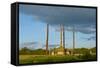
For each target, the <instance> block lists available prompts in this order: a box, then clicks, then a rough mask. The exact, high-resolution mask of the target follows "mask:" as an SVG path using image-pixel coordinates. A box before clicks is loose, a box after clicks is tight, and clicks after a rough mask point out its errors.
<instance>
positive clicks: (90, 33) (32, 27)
mask: <svg viewBox="0 0 100 68" xmlns="http://www.w3.org/2000/svg"><path fill="white" fill-rule="evenodd" d="M95 14H96V11H95V9H88V8H83V9H82V8H69V7H68V8H66V7H50V6H49V7H48V6H36V5H20V6H19V42H20V45H19V47H20V48H22V47H29V48H33V49H35V48H45V39H46V24H47V23H49V24H50V25H49V47H57V46H58V45H59V44H60V32H59V31H57V29H59V26H58V25H59V24H63V25H64V27H65V30H66V31H65V44H66V45H65V47H66V48H72V31H73V30H72V27H73V26H75V31H76V32H75V33H76V47H78V48H81V47H87V48H91V47H95V46H96V45H95V43H96V42H95V34H96V32H95V31H96V29H95V24H96V22H95V18H96V17H95V16H96V15H95ZM27 43H31V44H30V45H29V44H27Z"/></svg>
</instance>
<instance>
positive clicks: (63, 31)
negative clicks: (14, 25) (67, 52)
mask: <svg viewBox="0 0 100 68" xmlns="http://www.w3.org/2000/svg"><path fill="white" fill-rule="evenodd" d="M62 33H63V47H64V48H65V30H64V26H63V29H62Z"/></svg>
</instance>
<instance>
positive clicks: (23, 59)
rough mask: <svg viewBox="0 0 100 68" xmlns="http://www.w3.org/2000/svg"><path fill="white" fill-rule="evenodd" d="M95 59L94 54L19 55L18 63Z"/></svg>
mask: <svg viewBox="0 0 100 68" xmlns="http://www.w3.org/2000/svg"><path fill="white" fill-rule="evenodd" d="M84 60H96V56H95V55H92V56H87V55H86V56H72V55H70V56H68V55H63V56H61V55H56V56H51V55H48V56H47V55H19V64H32V63H33V64H37V63H53V62H72V61H84Z"/></svg>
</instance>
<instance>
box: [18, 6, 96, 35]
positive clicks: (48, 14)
mask: <svg viewBox="0 0 100 68" xmlns="http://www.w3.org/2000/svg"><path fill="white" fill-rule="evenodd" d="M19 9H20V13H23V14H27V15H32V16H33V18H35V19H37V20H38V21H41V22H44V23H48V24H50V25H52V26H57V25H59V24H63V25H64V26H65V28H66V29H68V30H72V28H73V26H74V27H75V31H78V32H82V33H85V34H90V33H95V32H96V10H95V9H94V8H75V7H54V6H39V5H20V6H19ZM69 28H70V29H69Z"/></svg>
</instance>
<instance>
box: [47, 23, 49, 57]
mask: <svg viewBox="0 0 100 68" xmlns="http://www.w3.org/2000/svg"><path fill="white" fill-rule="evenodd" d="M48 36H49V24H47V28H46V54H47V55H48V39H49V37H48Z"/></svg>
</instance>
